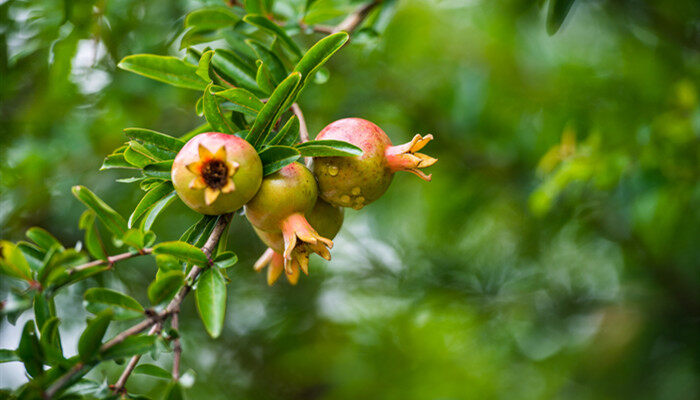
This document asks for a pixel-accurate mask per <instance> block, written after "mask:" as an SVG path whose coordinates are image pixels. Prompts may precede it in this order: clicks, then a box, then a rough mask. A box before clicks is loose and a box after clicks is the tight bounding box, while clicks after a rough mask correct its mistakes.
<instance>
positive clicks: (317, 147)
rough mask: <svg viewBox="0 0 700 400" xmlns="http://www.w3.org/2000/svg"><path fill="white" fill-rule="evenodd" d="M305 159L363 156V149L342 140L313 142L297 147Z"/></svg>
mask: <svg viewBox="0 0 700 400" xmlns="http://www.w3.org/2000/svg"><path fill="white" fill-rule="evenodd" d="M295 147H296V149H297V150H299V153H301V155H302V156H303V157H352V156H361V155H362V149H360V148H359V147H357V146H355V145H353V144H350V143H348V142H344V141H342V140H311V141H308V142H305V143H299V144H297V145H296V146H295Z"/></svg>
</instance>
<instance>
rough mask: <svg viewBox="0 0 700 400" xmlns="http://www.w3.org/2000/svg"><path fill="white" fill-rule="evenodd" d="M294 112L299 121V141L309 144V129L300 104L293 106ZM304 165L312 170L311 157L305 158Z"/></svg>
mask: <svg viewBox="0 0 700 400" xmlns="http://www.w3.org/2000/svg"><path fill="white" fill-rule="evenodd" d="M291 108H292V112H293V113H294V115H296V117H297V119H298V120H299V139H301V142H302V143H304V142H308V141H309V129H308V128H307V127H306V120H305V119H304V113H303V112H302V111H301V107H299V104H297V103H294V104H292V107H291ZM304 164H306V167H307V168H311V157H304Z"/></svg>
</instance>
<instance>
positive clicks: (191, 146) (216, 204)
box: [172, 132, 262, 215]
mask: <svg viewBox="0 0 700 400" xmlns="http://www.w3.org/2000/svg"><path fill="white" fill-rule="evenodd" d="M172 180H173V185H174V186H175V191H176V192H177V195H178V196H179V197H180V199H182V201H183V202H184V203H185V204H187V206H188V207H190V208H191V209H193V210H195V211H197V212H198V213H201V214H208V215H218V214H226V213H229V212H233V211H236V210H238V209H239V208H241V207H242V206H243V205H244V204H245V203H247V202H248V201H249V200H250V199H251V198H253V196H255V193H256V192H257V191H258V188H260V183H261V182H262V162H261V161H260V157H258V153H257V152H256V151H255V149H254V148H253V146H251V145H250V144H249V143H248V142H246V141H245V140H243V139H241V138H239V137H237V136H233V135H227V134H225V133H218V132H208V133H201V134H199V135H197V136H195V137H193V138H192V139H190V140H189V141H188V142H187V143H186V144H185V145H184V146H183V147H182V149H180V152H179V153H177V156H175V160H174V161H173V168H172Z"/></svg>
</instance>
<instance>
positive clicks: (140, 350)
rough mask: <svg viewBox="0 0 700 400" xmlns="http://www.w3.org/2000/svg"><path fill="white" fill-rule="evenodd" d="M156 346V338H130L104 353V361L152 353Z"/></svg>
mask: <svg viewBox="0 0 700 400" xmlns="http://www.w3.org/2000/svg"><path fill="white" fill-rule="evenodd" d="M155 344H156V337H155V336H148V335H139V336H129V337H128V338H126V339H124V341H123V342H121V343H119V344H116V345H114V346H112V347H110V348H109V349H107V350H105V351H104V352H102V358H103V359H108V360H111V359H115V358H125V357H131V356H135V355H137V354H145V353H148V352H149V351H151V349H152V348H153V347H154V346H155Z"/></svg>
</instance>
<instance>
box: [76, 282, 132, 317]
mask: <svg viewBox="0 0 700 400" xmlns="http://www.w3.org/2000/svg"><path fill="white" fill-rule="evenodd" d="M83 297H84V299H85V301H86V302H87V303H89V304H90V303H93V304H103V305H106V306H109V307H116V308H118V309H121V310H126V311H131V313H130V314H136V315H137V316H138V315H141V314H143V313H144V309H143V306H141V304H139V302H138V301H136V299H134V298H133V297H130V296H127V295H126V294H124V293H121V292H117V291H116V290H112V289H107V288H100V287H97V288H91V289H88V290H86V291H85V294H84V295H83ZM115 311H118V310H115Z"/></svg>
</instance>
